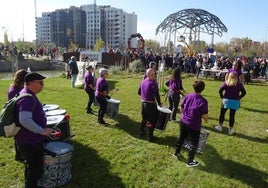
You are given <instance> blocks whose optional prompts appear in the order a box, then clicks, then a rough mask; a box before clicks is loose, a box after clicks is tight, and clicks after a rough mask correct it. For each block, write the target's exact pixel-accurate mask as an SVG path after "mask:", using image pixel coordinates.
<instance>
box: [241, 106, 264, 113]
mask: <svg viewBox="0 0 268 188" xmlns="http://www.w3.org/2000/svg"><path fill="white" fill-rule="evenodd" d="M241 108H243V109H244V110H247V111H250V112H257V113H262V114H268V110H259V109H253V108H246V107H241Z"/></svg>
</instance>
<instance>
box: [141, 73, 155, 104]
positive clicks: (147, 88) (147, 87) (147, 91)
mask: <svg viewBox="0 0 268 188" xmlns="http://www.w3.org/2000/svg"><path fill="white" fill-rule="evenodd" d="M140 91H141V100H143V101H155V100H158V99H157V98H158V96H157V95H159V89H158V85H157V83H156V82H155V81H153V80H150V79H149V78H146V79H145V80H143V81H142V82H141V84H140ZM157 102H159V101H157Z"/></svg>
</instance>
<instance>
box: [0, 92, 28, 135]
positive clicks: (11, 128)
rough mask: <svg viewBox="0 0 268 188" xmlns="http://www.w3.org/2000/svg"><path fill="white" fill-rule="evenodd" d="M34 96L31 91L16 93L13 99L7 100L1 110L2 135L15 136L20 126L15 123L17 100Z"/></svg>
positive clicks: (0, 129)
mask: <svg viewBox="0 0 268 188" xmlns="http://www.w3.org/2000/svg"><path fill="white" fill-rule="evenodd" d="M27 96H32V95H31V94H29V93H23V94H20V95H16V96H15V97H13V98H12V99H10V100H8V101H7V102H5V104H4V107H3V109H2V110H1V112H0V136H4V137H12V136H15V135H16V134H17V133H18V132H19V130H20V127H18V126H16V124H15V108H16V102H17V100H19V99H21V98H23V97H27Z"/></svg>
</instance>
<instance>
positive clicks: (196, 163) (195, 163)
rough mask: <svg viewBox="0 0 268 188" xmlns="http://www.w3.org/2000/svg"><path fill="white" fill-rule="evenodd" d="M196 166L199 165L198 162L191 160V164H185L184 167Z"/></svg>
mask: <svg viewBox="0 0 268 188" xmlns="http://www.w3.org/2000/svg"><path fill="white" fill-rule="evenodd" d="M198 165H199V162H198V161H195V160H193V161H192V162H190V163H187V164H186V166H188V167H192V166H198Z"/></svg>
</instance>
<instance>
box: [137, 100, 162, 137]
mask: <svg viewBox="0 0 268 188" xmlns="http://www.w3.org/2000/svg"><path fill="white" fill-rule="evenodd" d="M157 114H158V111H157V106H156V104H155V103H149V102H142V103H141V115H142V122H141V127H140V133H144V129H145V127H146V125H147V128H148V140H149V141H151V140H152V139H153V133H154V127H155V125H156V122H157Z"/></svg>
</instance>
